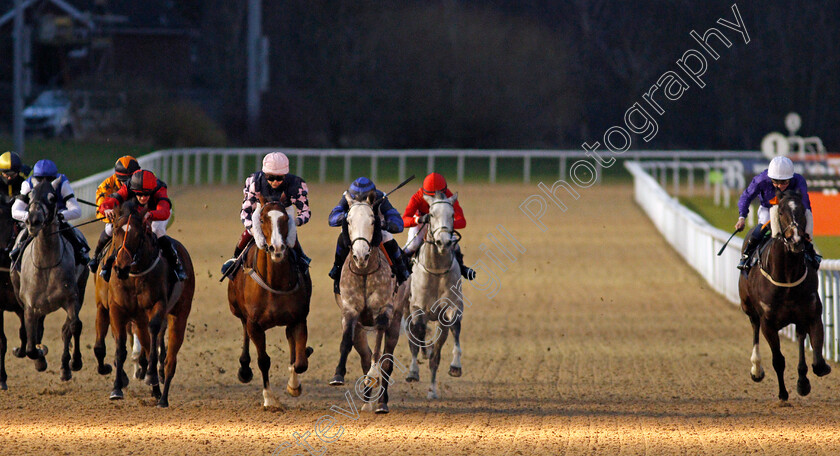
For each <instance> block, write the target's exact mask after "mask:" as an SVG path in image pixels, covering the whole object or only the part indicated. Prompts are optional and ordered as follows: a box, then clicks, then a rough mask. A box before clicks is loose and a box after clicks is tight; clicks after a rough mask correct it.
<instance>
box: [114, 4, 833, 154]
mask: <svg viewBox="0 0 840 456" xmlns="http://www.w3.org/2000/svg"><path fill="white" fill-rule="evenodd" d="M124 1H127V0H124ZM733 3H737V6H738V9H739V11H740V14H741V17H742V18H743V21H744V23H745V25H746V28H747V31H748V33H749V36H750V42H749V43H748V44H745V43H744V40H743V39H742V37H741V36H740V35H739V34H738V33H736V32H735V31H733V30H730V29H727V28H725V27H723V26H721V25H719V24H717V23H716V21H717V19H719V18H724V19H727V20H729V21H734V20H735V19H734V15H733V12H732V9H731V6H732V5H733ZM171 4H172V5H174V6H172V8H174V9H176V10H177V12H178V14H181V15H182V16H183V18H184V19H185V20H186V21H188V22H190V23H192V24H194V26H195V28H196V30H197V31H198V34H197V37H198V38H197V45H196V51H195V52H196V59H195V62H196V67H195V68H196V72H197V76H196V78H195V80H196V82H195V84H196V86H197V87H199V88H201V89H203V90H206V91H207V93H210V94H211V96H212V97H213V99H214V100H216V102H217V104H218V108H217V109H215V110H214V111H215V112H214V113H213V116H214V117H216V118H217V120H218V121H219V122H220V124H221V125H222V126H223V128H224V130H225V132H226V134H227V136H228V137H229V138H231V139H232V140H233V141H234V142H239V143H242V144H254V145H257V144H260V145H269V144H270V145H283V146H295V147H297V146H303V147H388V148H392V147H396V148H403V147H417V148H425V147H433V148H434V147H458V148H574V149H576V148H579V147H580V145H581V143H582V142H584V141H587V142H590V143H591V142H594V141H599V142H603V141H602V136H603V133H604V131H605V130H606V129H608V128H609V127H610V126H613V125H623V117H624V113H625V111H626V110H627V109H628V108H630V107H631V106H632V105H633V103H635V102H642V95H643V94H644V93H645V92H647V91H648V89H649V88H650V86H651V85H652V84H654V83H655V82H656V80H657V79H658V78H659V77H660V76H661V75H662V74H663V73H664V72H666V71H669V70H672V71H677V72H679V70H678V68H677V65H676V61H677V60H678V59H679V58H681V56H682V55H683V53H684V52H685V51H686V50H688V49H690V48H694V49H700V47H699V45H698V44H697V43H696V42H695V41H694V40H693V39H692V38H691V37H690V36H689V32H690V31H691V30H696V31H697V32H698V33H700V34H701V35H702V34H703V33H704V32H705V31H706V30H707V29H708V28H710V27H716V28H718V29H719V30H721V31H722V32H723V33H724V34H725V35H726V36H727V37H728V38H729V39H730V40H731V41H732V43H733V45H732V47H731V48H728V49H727V48H726V47H724V46H723V45H722V44H720V43H719V42H717V40H714V39H713V41H712V45H713V46H714V47H715V49H716V50H717V51H718V52H719V54H720V59H719V60H717V61H715V60H712V59H709V60H708V69H707V72H706V74H705V75H704V76H703V80H704V81H705V83H706V87H705V88H704V89H700V88H699V87H697V86H696V85H694V84H693V83H691V82H690V80H689V79H687V78H685V79H686V81H687V82H689V84H691V88H690V89H689V90H688V91H687V92H686V93H685V94H684V95H683V96H682V98H681V99H680V100H678V101H675V102H667V101H665V102H663V103H662V106H663V108H665V110H666V112H665V114H663V115H662V116H659V115H656V116H655V117H656V120H657V122H658V127H659V132H658V134H657V135H656V137H655V138H653V139H652V141H650V142H649V143H645V142H644V141H642V139H641V137H639V136H637V135H634V136H633V145H632V148H633V149H639V148H659V149H663V148H691V149H757V148H758V147H759V145H760V141H761V138H762V137H763V136H764V135H765V134H767V133H768V132H770V131H774V130H776V131H782V132H784V131H785V130H784V116H785V114H787V113H788V112H790V111H796V112H798V113H799V114H800V115H801V116H802V118H803V126H802V129H801V130H800V134H803V135H819V136H821V137H822V138H823V141H824V143H825V145H826V146H827V148H828V149H829V150H837V148H838V144H840V133H838V126H840V109H838V105H840V104H839V103H838V101H840V100H838V97H839V96H840V79H839V78H838V74H840V61H838V59H840V57H838V45H837V43H840V36H838V35H840V4H838V2H837V1H829V0H813V1H807V2H791V1H789V0H763V1H760V2H759V1H749V2H747V1H739V2H734V1H733V0H726V1H720V0H702V1H701V0H697V1H690V0H634V1H624V0H621V1H619V0H568V1H557V0H425V1H414V0H376V1H366V0H286V1H276V2H275V1H263V15H264V16H263V32H264V34H265V35H266V36H268V38H269V41H270V54H269V73H270V88H269V90H268V92H267V93H265V94H264V96H263V98H262V114H261V125H260V126H261V128H260V129H259V133H258V136H257V137H248V136H247V135H246V134H245V132H246V131H247V129H246V125H245V118H246V114H245V102H244V100H245V76H246V52H245V37H246V23H247V11H246V10H247V0H181V1H178V2H173V3H171ZM680 74H681V75H682V76H684V75H683V74H682V73H680ZM660 99H661V92H660ZM649 111H650V112H651V113H653V112H652V111H651V110H649Z"/></svg>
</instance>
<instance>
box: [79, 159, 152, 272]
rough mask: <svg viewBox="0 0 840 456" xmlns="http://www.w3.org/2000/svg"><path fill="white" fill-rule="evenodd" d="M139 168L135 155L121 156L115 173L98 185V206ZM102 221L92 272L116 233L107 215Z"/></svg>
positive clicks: (89, 265)
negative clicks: (103, 225)
mask: <svg viewBox="0 0 840 456" xmlns="http://www.w3.org/2000/svg"><path fill="white" fill-rule="evenodd" d="M139 170H140V164H139V163H138V162H137V160H136V159H135V158H134V157H132V156H131V155H126V156H123V157H120V158H119V159H118V160H117V162H116V163H114V174H112V175H110V176H108V177H107V178H106V179H105V180H104V181H102V183H101V184H99V187H96V207H97V208H99V207H101V206H102V203H104V202H105V199H106V198H108V197H109V196H111V194H112V193H116V192H117V191H118V190H119V189H120V188H122V187H123V186H124V185H126V183H128V179H129V178H130V177H131V175H132V174H134V172H135V171H139ZM102 221H104V222H105V229H104V230H103V231H102V234H100V235H99V242H97V243H96V248H95V249H94V250H93V258H91V259H90V262H89V263H88V267H90V272H91V273H96V267H97V266H99V260H100V258H99V256H100V255H101V254H102V249H103V248H105V245H106V244H107V243H108V241H110V240H111V237H112V236H113V235H114V233H113V231H112V230H113V227H112V225H111V222H110V221H108V218H107V217H105V218H104V219H103V220H102Z"/></svg>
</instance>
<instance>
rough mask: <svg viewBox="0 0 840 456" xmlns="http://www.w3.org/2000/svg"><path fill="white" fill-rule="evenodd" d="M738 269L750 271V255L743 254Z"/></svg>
mask: <svg viewBox="0 0 840 456" xmlns="http://www.w3.org/2000/svg"><path fill="white" fill-rule="evenodd" d="M736 267H737V268H738V269H740V270H742V271H748V270H749V269H750V255H742V256H741V261H739V262H738V266H736Z"/></svg>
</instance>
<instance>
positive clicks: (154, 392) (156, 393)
mask: <svg viewBox="0 0 840 456" xmlns="http://www.w3.org/2000/svg"><path fill="white" fill-rule="evenodd" d="M160 396H161V394H160V385H155V386H153V387H152V397H154V398H155V399H160Z"/></svg>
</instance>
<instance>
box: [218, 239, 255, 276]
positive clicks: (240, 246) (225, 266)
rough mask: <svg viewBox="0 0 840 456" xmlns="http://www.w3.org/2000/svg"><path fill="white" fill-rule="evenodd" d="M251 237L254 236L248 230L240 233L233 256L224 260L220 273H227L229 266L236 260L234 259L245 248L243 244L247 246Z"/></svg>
mask: <svg viewBox="0 0 840 456" xmlns="http://www.w3.org/2000/svg"><path fill="white" fill-rule="evenodd" d="M253 238H254V237H253V236H252V235H251V231H250V230H245V231H244V232H243V233H242V236H240V237H239V242H238V243H237V244H236V248H235V249H233V258H231V259H229V260H227V261H225V263H224V264H223V265H222V275H226V274H227V273H228V269H230V268H231V266H233V264H234V263H235V262H236V259H237V258H239V255H240V254H241V253H242V250H244V249H245V246H247V245H248V243H249V242H251V239H253Z"/></svg>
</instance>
